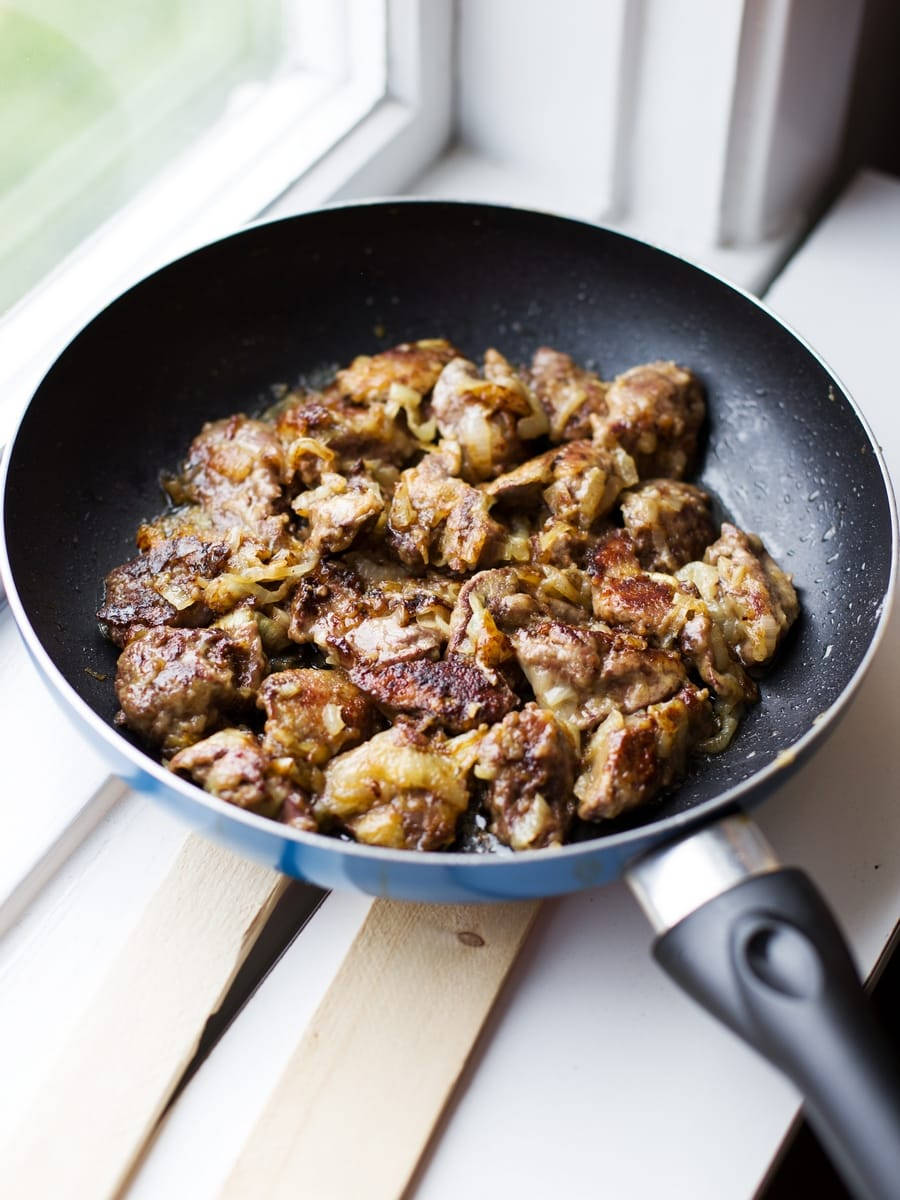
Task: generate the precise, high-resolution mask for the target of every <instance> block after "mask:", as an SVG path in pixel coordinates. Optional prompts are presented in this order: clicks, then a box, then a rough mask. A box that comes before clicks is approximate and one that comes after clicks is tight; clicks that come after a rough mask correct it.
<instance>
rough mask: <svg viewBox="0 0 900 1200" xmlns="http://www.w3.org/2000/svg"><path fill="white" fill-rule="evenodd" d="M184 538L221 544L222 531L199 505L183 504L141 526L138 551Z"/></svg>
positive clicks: (151, 548) (138, 534)
mask: <svg viewBox="0 0 900 1200" xmlns="http://www.w3.org/2000/svg"><path fill="white" fill-rule="evenodd" d="M175 486H176V489H177V485H175ZM184 537H192V538H197V540H198V541H200V542H221V540H222V530H221V528H220V527H219V526H218V525H216V523H215V521H214V520H213V519H212V517H211V516H210V515H209V513H208V512H207V511H206V509H205V508H201V507H200V505H199V504H182V505H181V506H180V507H178V508H170V509H169V510H168V512H164V513H163V514H162V516H161V517H157V518H156V520H154V521H145V522H144V524H142V525H139V526H138V531H137V537H136V538H135V541H136V542H137V547H138V550H142V551H147V550H153V549H154V548H155V547H156V546H160V545H162V543H163V542H170V541H173V540H175V539H176V538H184Z"/></svg>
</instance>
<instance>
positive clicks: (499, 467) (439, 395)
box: [431, 350, 547, 483]
mask: <svg viewBox="0 0 900 1200" xmlns="http://www.w3.org/2000/svg"><path fill="white" fill-rule="evenodd" d="M431 408H432V412H433V413H434V416H435V419H436V420H437V427H438V429H439V430H440V432H441V434H442V435H443V436H444V437H445V438H452V439H453V440H454V441H455V442H457V443H458V444H459V446H460V448H461V451H462V466H461V474H462V475H463V477H464V478H465V479H466V480H468V481H469V482H471V483H477V482H478V481H479V480H482V479H491V478H493V477H494V476H495V475H499V474H500V473H501V471H503V470H504V469H505V468H506V467H508V466H509V465H510V463H514V462H518V461H519V460H520V459H521V458H523V457H524V454H525V451H524V448H523V445H522V439H523V438H525V437H537V436H539V435H540V434H542V433H546V431H547V422H546V419H545V418H544V415H543V412H542V410H541V409H540V407H539V405H538V404H537V402H536V401H535V399H534V398H533V397H532V395H531V393H530V392H529V390H528V388H527V387H526V386H525V384H524V383H523V381H522V380H521V379H520V378H519V376H518V375H517V374H516V373H515V372H514V371H513V369H512V367H511V366H510V365H509V363H508V362H507V361H506V359H505V358H504V357H503V355H502V354H499V353H498V352H497V351H496V350H488V352H487V354H486V355H485V368H484V375H483V377H482V375H481V374H479V371H478V368H477V367H476V366H475V364H474V363H472V362H469V361H468V359H465V358H455V359H453V361H452V362H449V363H448V364H447V366H446V367H444V369H443V371H442V372H441V375H440V378H439V379H438V381H437V383H436V384H435V385H434V394H433V396H432V399H431Z"/></svg>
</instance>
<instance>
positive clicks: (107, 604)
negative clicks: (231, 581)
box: [97, 537, 229, 646]
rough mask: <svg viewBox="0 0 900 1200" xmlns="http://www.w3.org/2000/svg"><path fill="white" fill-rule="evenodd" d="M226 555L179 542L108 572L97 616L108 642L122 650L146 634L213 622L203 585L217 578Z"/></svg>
mask: <svg viewBox="0 0 900 1200" xmlns="http://www.w3.org/2000/svg"><path fill="white" fill-rule="evenodd" d="M228 554H229V551H228V547H227V546H226V545H225V544H224V543H222V542H203V541H200V540H198V539H197V538H195V537H179V538H175V539H174V540H172V541H163V542H159V543H157V544H156V545H154V546H153V548H152V549H151V550H149V551H148V552H147V553H146V554H140V555H138V557H137V558H133V559H131V561H130V562H127V563H123V565H122V566H121V567H116V568H115V569H114V570H112V571H110V573H109V574H108V575H107V577H106V584H105V590H104V596H103V603H102V605H101V606H100V608H99V610H98V612H97V617H98V619H99V620H100V621H101V622H102V624H103V627H104V631H105V633H106V635H107V637H109V638H110V640H111V641H113V642H115V643H116V645H117V646H124V645H125V644H126V642H128V641H130V640H131V638H133V637H134V636H135V635H136V634H138V633H140V632H142V631H143V630H145V629H152V628H154V627H156V626H159V625H178V626H193V625H202V624H203V623H204V622H205V621H209V620H210V619H211V617H212V613H211V612H210V610H209V608H208V607H207V606H206V604H205V603H204V600H203V592H204V583H205V582H206V580H208V579H211V578H212V577H214V576H216V575H218V574H219V572H220V571H221V570H222V569H223V567H224V566H225V564H226V562H227V561H228Z"/></svg>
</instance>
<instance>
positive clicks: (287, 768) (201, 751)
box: [169, 729, 316, 830]
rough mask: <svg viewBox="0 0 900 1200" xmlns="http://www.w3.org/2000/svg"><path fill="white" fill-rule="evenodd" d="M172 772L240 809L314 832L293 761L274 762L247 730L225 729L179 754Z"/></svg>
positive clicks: (306, 798)
mask: <svg viewBox="0 0 900 1200" xmlns="http://www.w3.org/2000/svg"><path fill="white" fill-rule="evenodd" d="M169 770H170V771H175V772H176V773H177V774H179V775H186V776H187V777H188V778H189V779H191V780H193V782H194V783H196V784H197V785H198V787H202V788H203V789H204V791H207V792H210V793H211V794H212V795H213V796H218V797H219V799H220V800H225V801H226V802H227V803H228V804H235V805H237V807H238V808H246V809H249V810H250V811H251V812H258V813H261V814H262V815H263V816H266V817H278V816H281V818H282V820H287V822H288V823H289V824H291V825H293V826H294V827H295V828H297V829H307V830H315V828H316V823H315V821H314V819H313V815H312V809H311V808H310V805H309V797H308V796H307V794H306V793H305V792H304V791H303V790H302V789H301V788H300V787H298V786H297V782H296V780H295V778H294V774H295V772H294V764H293V761H292V760H290V759H283V758H282V759H276V760H273V759H271V758H270V757H269V755H268V754H267V753H266V752H265V751H264V750H263V748H262V746H261V745H260V741H259V738H258V737H257V736H256V734H255V733H251V732H250V730H248V729H221V730H220V731H219V732H218V733H214V734H213V735H212V736H211V737H208V738H204V739H203V741H202V742H197V743H196V744H195V745H193V746H188V747H187V749H185V750H179V751H178V753H177V754H176V755H175V756H174V757H173V758H172V759H170V761H169Z"/></svg>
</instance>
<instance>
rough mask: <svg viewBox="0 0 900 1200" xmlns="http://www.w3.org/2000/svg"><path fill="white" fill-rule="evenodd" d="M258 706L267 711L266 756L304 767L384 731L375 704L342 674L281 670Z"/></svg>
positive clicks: (269, 682)
mask: <svg viewBox="0 0 900 1200" xmlns="http://www.w3.org/2000/svg"><path fill="white" fill-rule="evenodd" d="M257 704H258V705H259V707H260V708H264V709H265V711H266V718H267V719H266V727H265V731H264V734H263V743H262V744H263V749H264V750H265V752H266V754H268V755H270V756H271V757H272V758H283V757H285V756H287V757H289V758H292V759H293V760H294V761H295V762H296V763H298V764H301V765H309V766H315V767H320V766H322V765H323V763H326V762H327V761H328V760H329V759H330V758H333V757H334V756H335V754H340V753H341V752H342V751H343V750H349V749H350V748H351V747H353V746H357V745H359V743H360V742H363V741H365V739H366V738H368V737H371V735H372V734H373V733H374V732H375V730H376V729H377V727H378V714H377V712H376V710H375V707H374V706H373V704H372V702H371V701H370V700H369V699H368V697H367V696H365V695H364V694H363V693H362V692H361V691H360V690H359V688H358V687H356V686H355V685H354V684H353V683H351V682H350V680H349V679H348V678H347V676H346V675H345V674H344V672H343V671H340V670H336V671H324V670H319V669H317V668H315V667H309V668H297V669H295V670H292V671H278V672H277V673H276V674H274V675H269V676H268V677H267V678H266V679H265V680H264V682H263V685H262V687H261V688H260V689H259V697H258V699H257Z"/></svg>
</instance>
